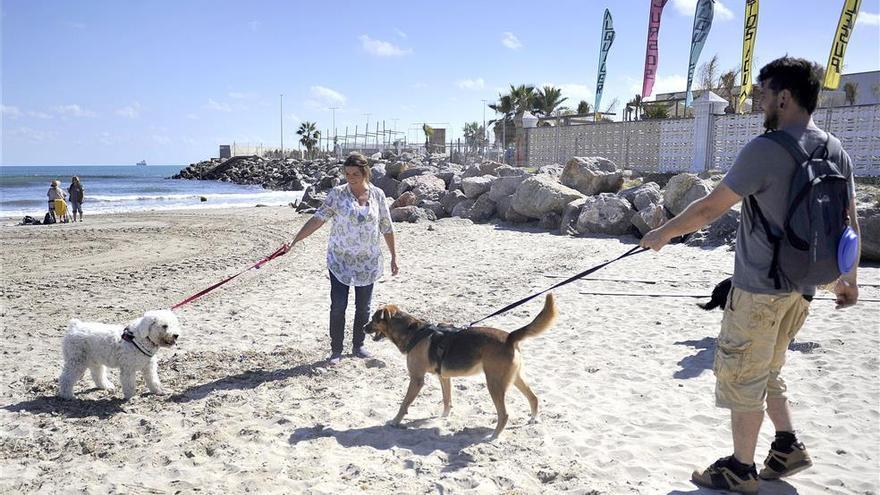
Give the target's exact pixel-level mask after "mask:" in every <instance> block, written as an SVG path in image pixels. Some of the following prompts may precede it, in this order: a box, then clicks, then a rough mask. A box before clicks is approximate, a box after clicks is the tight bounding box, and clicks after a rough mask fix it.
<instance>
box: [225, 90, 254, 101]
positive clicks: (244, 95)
mask: <svg viewBox="0 0 880 495" xmlns="http://www.w3.org/2000/svg"><path fill="white" fill-rule="evenodd" d="M227 94H228V95H229V97H230V98H234V99H236V100H253V99H256V98H257V96H259V95H258V94H257V93H255V92H253V91H230V92H229V93H227Z"/></svg>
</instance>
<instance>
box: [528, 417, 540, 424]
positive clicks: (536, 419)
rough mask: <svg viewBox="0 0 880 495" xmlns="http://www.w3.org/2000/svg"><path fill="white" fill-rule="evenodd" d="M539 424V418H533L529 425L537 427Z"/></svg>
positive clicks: (530, 419)
mask: <svg viewBox="0 0 880 495" xmlns="http://www.w3.org/2000/svg"><path fill="white" fill-rule="evenodd" d="M538 423H540V421H538V418H537V417H535V416H532V417H531V418H529V424H530V425H536V424H538Z"/></svg>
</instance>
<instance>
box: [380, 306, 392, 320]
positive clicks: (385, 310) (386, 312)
mask: <svg viewBox="0 0 880 495" xmlns="http://www.w3.org/2000/svg"><path fill="white" fill-rule="evenodd" d="M379 319H380V320H384V321H388V320H390V319H391V311H389V310H388V308H382V314H381V315H379Z"/></svg>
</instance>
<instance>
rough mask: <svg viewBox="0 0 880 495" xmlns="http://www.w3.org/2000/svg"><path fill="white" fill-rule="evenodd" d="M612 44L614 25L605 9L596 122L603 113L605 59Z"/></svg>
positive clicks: (597, 89)
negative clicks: (601, 108)
mask: <svg viewBox="0 0 880 495" xmlns="http://www.w3.org/2000/svg"><path fill="white" fill-rule="evenodd" d="M612 43H614V25H613V24H612V22H611V12H610V11H609V10H608V9H605V17H604V18H603V19H602V43H601V46H600V48H599V76H598V78H597V79H596V104H595V105H594V106H593V108H594V109H595V112H596V120H598V119H599V115H600V113H601V111H600V110H599V102H600V101H601V100H602V88H604V87H605V59H606V58H607V57H608V50H610V49H611V44H612Z"/></svg>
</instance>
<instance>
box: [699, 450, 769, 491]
mask: <svg viewBox="0 0 880 495" xmlns="http://www.w3.org/2000/svg"><path fill="white" fill-rule="evenodd" d="M691 481H693V482H694V483H695V484H697V485H699V486H702V487H706V488H714V489H716V490H730V491H732V492H738V493H749V494H753V493H758V472H757V471H756V469H755V465H754V464H752V465H751V466H746V465H745V464H743V463H741V462H739V461H737V460H736V459H734V457H733V456H730V457H722V458H721V459H718V460H717V461H715V463H714V464H712V465H711V466H709V467H707V468H706V469H704V470H703V471H694V474H692V475H691Z"/></svg>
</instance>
